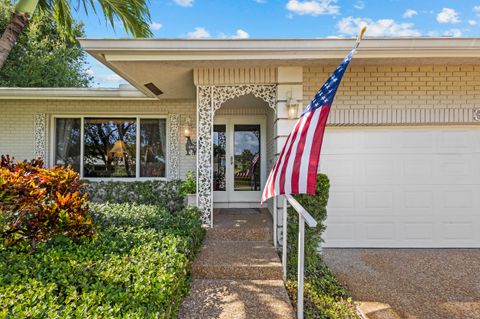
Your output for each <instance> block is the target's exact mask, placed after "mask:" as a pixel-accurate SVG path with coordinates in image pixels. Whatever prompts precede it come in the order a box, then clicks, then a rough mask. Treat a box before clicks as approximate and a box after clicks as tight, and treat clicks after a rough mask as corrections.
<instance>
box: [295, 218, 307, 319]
mask: <svg viewBox="0 0 480 319" xmlns="http://www.w3.org/2000/svg"><path fill="white" fill-rule="evenodd" d="M298 217H299V218H298V221H299V225H298V279H297V281H298V287H297V318H298V319H303V284H304V282H303V279H304V275H305V273H304V271H305V270H304V266H305V265H304V263H305V218H303V216H302V215H301V214H300V215H299V216H298Z"/></svg>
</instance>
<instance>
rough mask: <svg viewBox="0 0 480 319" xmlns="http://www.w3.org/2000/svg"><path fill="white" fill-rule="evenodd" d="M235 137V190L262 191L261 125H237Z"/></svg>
mask: <svg viewBox="0 0 480 319" xmlns="http://www.w3.org/2000/svg"><path fill="white" fill-rule="evenodd" d="M233 138H234V189H235V191H260V125H250V124H249V125H235V126H234V136H233Z"/></svg>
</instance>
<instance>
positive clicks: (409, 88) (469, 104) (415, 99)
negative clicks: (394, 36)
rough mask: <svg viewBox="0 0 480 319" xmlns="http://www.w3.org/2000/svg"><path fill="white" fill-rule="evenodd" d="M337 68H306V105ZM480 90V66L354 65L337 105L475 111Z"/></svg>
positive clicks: (345, 77) (351, 107)
mask: <svg viewBox="0 0 480 319" xmlns="http://www.w3.org/2000/svg"><path fill="white" fill-rule="evenodd" d="M352 63H353V62H352ZM334 68H335V66H309V67H304V69H303V80H304V100H305V102H306V103H308V101H310V99H311V98H312V97H313V95H314V94H315V93H316V91H317V90H318V88H319V87H320V86H321V85H322V84H323V82H325V80H326V79H327V77H328V76H329V73H330V72H332V71H333V70H334ZM479 89H480V66H473V65H461V66H455V65H448V66H447V65H392V66H384V65H376V66H356V65H355V64H354V63H353V64H352V65H351V66H350V67H349V69H348V70H347V72H346V73H345V76H344V79H343V81H342V84H341V85H340V88H339V90H338V93H337V95H336V98H335V104H334V105H335V108H337V109H366V108H384V109H409V108H470V109H471V108H474V107H478V106H479V105H480V94H479V93H478V90H479Z"/></svg>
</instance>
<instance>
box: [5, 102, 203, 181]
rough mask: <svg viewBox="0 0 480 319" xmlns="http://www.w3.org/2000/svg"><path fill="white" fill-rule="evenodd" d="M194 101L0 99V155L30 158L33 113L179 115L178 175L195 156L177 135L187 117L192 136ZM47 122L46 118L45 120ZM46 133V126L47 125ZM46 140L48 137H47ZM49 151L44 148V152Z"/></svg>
mask: <svg viewBox="0 0 480 319" xmlns="http://www.w3.org/2000/svg"><path fill="white" fill-rule="evenodd" d="M195 105H196V104H195V101H194V100H168V101H127V100H125V101H92V100H90V101H85V100H0V114H1V115H0V154H10V155H13V156H15V158H16V159H18V160H23V159H31V158H32V157H33V116H34V114H35V113H46V114H48V115H49V118H51V117H52V116H53V115H62V114H71V115H73V114H78V115H100V116H108V115H118V114H125V115H132V116H134V115H144V114H148V115H168V113H178V114H180V127H179V131H180V132H179V150H180V163H179V164H180V165H179V166H180V176H181V177H182V178H183V177H184V176H185V173H186V171H188V170H195V167H196V156H194V155H191V156H186V155H185V154H186V152H185V138H184V137H183V135H182V134H181V132H183V130H184V127H185V126H184V123H185V119H186V117H187V116H189V117H190V119H191V125H192V128H191V132H192V138H193V139H196V136H195V134H196V113H195V107H196V106H195ZM49 122H50V121H49ZM48 132H49V133H50V128H48ZM49 142H50V137H49ZM49 153H50V150H48V154H49Z"/></svg>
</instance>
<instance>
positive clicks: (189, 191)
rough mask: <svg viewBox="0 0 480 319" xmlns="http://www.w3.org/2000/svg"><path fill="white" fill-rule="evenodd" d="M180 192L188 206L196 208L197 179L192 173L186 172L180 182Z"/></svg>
mask: <svg viewBox="0 0 480 319" xmlns="http://www.w3.org/2000/svg"><path fill="white" fill-rule="evenodd" d="M180 192H181V194H183V195H184V196H185V201H186V204H187V205H188V206H193V207H196V206H197V194H196V192H197V179H196V177H195V173H194V172H193V171H188V172H187V174H186V175H185V180H184V181H183V182H182V185H181V188H180Z"/></svg>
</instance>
